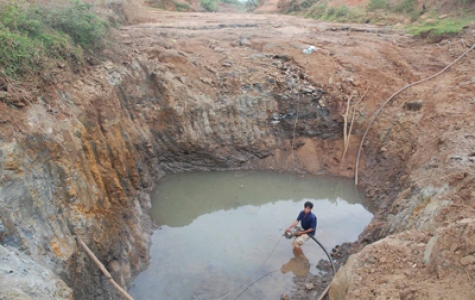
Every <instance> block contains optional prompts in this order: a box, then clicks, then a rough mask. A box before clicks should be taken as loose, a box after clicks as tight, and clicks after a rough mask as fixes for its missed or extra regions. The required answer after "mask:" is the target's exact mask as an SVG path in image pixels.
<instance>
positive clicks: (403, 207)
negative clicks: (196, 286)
mask: <svg viewBox="0 0 475 300" xmlns="http://www.w3.org/2000/svg"><path fill="white" fill-rule="evenodd" d="M153 14H154V16H153V18H152V20H151V21H150V23H147V24H138V25H134V26H128V27H122V28H120V29H118V30H116V31H115V32H114V37H115V39H116V41H117V43H118V46H117V47H112V48H110V49H106V50H105V51H104V53H103V54H104V57H105V58H106V61H104V62H102V63H101V64H99V65H95V66H90V67H89V68H88V69H87V70H84V71H83V73H81V74H74V73H72V72H70V71H68V70H66V69H62V68H59V67H58V70H57V73H58V74H57V76H56V77H55V78H54V80H52V82H51V83H50V84H49V85H46V86H41V87H36V89H35V88H33V87H32V88H31V91H32V92H31V95H30V96H31V97H29V98H28V97H27V98H25V99H23V100H22V101H23V102H21V103H17V102H14V101H11V99H17V98H19V97H20V96H22V95H11V94H14V89H13V90H12V91H10V90H8V91H7V92H6V94H4V96H2V97H3V98H2V99H3V100H2V102H0V112H1V114H0V182H1V185H0V204H1V206H0V208H1V209H0V222H1V223H2V226H3V227H4V229H0V231H1V232H0V243H1V246H0V255H1V257H0V268H2V270H5V272H2V273H0V294H1V295H2V296H3V295H6V298H7V299H15V297H17V298H18V297H20V296H24V295H27V296H29V297H30V298H35V299H52V298H53V299H68V300H69V299H72V298H73V297H74V299H94V300H105V299H120V296H118V295H117V292H116V290H115V289H114V288H113V287H112V286H111V285H110V283H109V282H108V281H107V279H106V278H105V277H104V276H103V275H102V274H101V272H100V270H99V269H98V268H97V266H96V265H95V264H94V262H92V260H91V259H90V258H89V257H88V256H87V254H86V253H85V252H84V251H83V250H82V249H81V248H80V247H79V246H78V244H77V242H76V238H77V237H80V238H81V239H82V240H83V241H84V242H85V243H86V244H87V245H88V247H89V248H91V251H93V252H94V253H95V255H96V256H97V257H98V259H99V260H100V261H101V262H102V263H103V264H104V265H105V266H106V267H107V269H108V270H109V271H110V273H111V274H112V276H113V277H114V279H115V280H116V281H117V282H118V283H119V284H120V285H121V286H123V287H129V285H130V284H131V282H132V281H133V279H134V277H135V276H137V274H140V272H142V271H143V270H145V269H146V268H147V267H148V265H149V258H150V253H153V251H154V248H150V244H151V235H152V232H153V231H152V222H151V219H150V214H149V210H150V208H151V199H150V196H149V195H150V194H151V192H152V188H153V186H154V184H155V182H156V180H157V179H158V178H161V177H163V176H165V175H167V174H171V173H176V172H180V171H198V170H226V169H227V170H232V169H261V170H274V171H291V172H299V173H301V174H303V173H305V174H307V173H308V174H331V175H337V176H343V177H348V178H352V177H353V176H354V175H355V169H354V168H355V167H354V166H355V160H356V156H357V150H358V146H359V144H360V142H361V140H362V137H363V132H364V131H365V130H366V128H367V126H368V124H369V121H370V119H371V117H372V115H373V113H374V112H375V111H376V110H377V109H378V108H379V107H380V105H381V103H383V102H384V101H385V99H387V98H388V97H389V96H390V95H392V94H393V93H394V92H395V91H396V90H398V89H399V88H401V87H403V86H406V85H407V84H410V83H414V82H416V81H418V80H421V79H422V78H425V77H427V76H429V75H432V74H434V73H437V72H439V71H441V70H442V69H443V68H444V67H445V66H447V65H448V64H450V63H451V62H452V61H454V59H455V58H457V57H458V56H459V55H461V54H462V53H464V51H466V50H467V46H468V45H472V44H473V43H475V38H474V34H475V24H472V25H470V26H469V27H468V28H466V29H465V30H464V31H463V33H462V35H461V36H460V38H459V37H457V38H450V39H446V40H443V41H441V42H440V43H438V44H428V43H426V42H423V41H420V40H415V39H414V38H413V37H411V36H408V35H406V34H405V33H404V31H402V30H394V29H389V28H381V27H376V26H372V25H339V24H329V23H321V22H315V21H313V20H304V19H299V18H295V17H290V16H274V15H252V14H200V13H183V14H179V13H170V12H154V13H153ZM309 46H314V47H315V48H316V51H314V52H313V53H312V54H310V55H307V54H304V52H303V50H304V49H308V47H309ZM474 64H475V57H474V54H473V53H470V54H469V55H467V56H466V57H464V58H463V59H461V60H459V61H458V62H457V64H455V65H454V66H453V67H452V68H450V69H448V70H447V72H446V73H444V74H442V75H440V76H439V77H436V78H434V79H432V80H431V81H429V82H426V83H423V84H420V85H417V86H414V87H412V88H410V89H408V90H406V91H404V92H403V93H401V94H399V95H398V96H397V97H396V98H394V99H393V101H391V102H390V103H388V105H387V106H386V107H385V109H384V110H383V111H382V112H381V114H380V115H379V116H378V118H377V119H376V120H375V122H374V124H373V125H372V127H371V128H370V130H369V133H368V136H367V138H366V140H365V141H364V143H363V149H362V156H361V158H362V159H361V161H360V172H359V178H360V186H361V188H362V189H363V191H364V192H365V194H366V195H367V196H368V197H370V198H372V199H373V201H374V203H375V204H376V205H377V208H378V210H377V211H376V212H375V214H374V218H373V219H372V221H371V223H370V224H369V225H368V226H367V227H366V228H365V229H364V231H363V232H362V234H361V235H360V236H359V238H358V243H355V244H353V245H348V244H346V245H342V246H341V247H340V248H339V249H337V250H336V251H335V253H334V255H335V257H337V258H338V257H340V258H343V259H342V262H345V261H346V259H347V258H348V254H354V255H352V256H350V257H349V259H348V262H347V263H346V264H345V265H344V266H343V269H342V270H341V271H340V272H338V274H337V277H336V278H335V280H334V281H333V284H332V288H331V290H330V292H329V297H330V299H331V300H341V299H352V300H353V299H355V300H356V299H364V300H366V299H400V300H409V299H417V300H432V299H457V300H459V299H469V300H472V299H475V289H474V288H473V284H472V283H473V280H472V279H473V278H475V248H474V246H473V245H475V192H473V187H474V186H475V168H474V166H475V134H474V132H473V128H474V126H475V125H474V124H475V99H474V94H475V84H473V82H475V72H474V68H473V65H474ZM28 90H30V88H28ZM22 97H23V96H22ZM25 97H26V96H25ZM20 98H21V97H20ZM9 99H10V100H9ZM348 99H350V101H349V104H350V107H349V121H350V123H352V124H353V131H352V134H351V139H350V142H349V145H348V146H349V147H348V152H347V153H346V158H345V159H342V157H343V149H344V147H343V145H344V142H343V136H344V134H343V128H344V120H343V117H342V115H344V114H345V111H346V110H347V104H348ZM353 112H354V119H353ZM271 201H272V200H269V201H268V202H271ZM267 205H270V204H267ZM255 206H256V207H257V206H258V205H255ZM245 207H247V206H240V208H238V209H245ZM289 210H292V211H291V212H290V213H289V215H292V214H293V215H295V211H294V208H292V209H291V208H289ZM297 211H298V207H297ZM224 212H230V210H228V211H226V210H225V211H224ZM212 215H213V214H211V216H212ZM294 217H295V216H294ZM294 217H292V216H290V218H294ZM320 217H321V218H322V217H323V216H320ZM201 218H204V217H201ZM201 218H198V220H201ZM157 220H158V219H157ZM158 221H159V222H160V220H158ZM279 221H280V220H279ZM288 222H289V220H288V219H287V218H286V219H285V220H282V225H281V224H279V226H278V227H281V226H282V227H283V226H288V225H287V223H288ZM320 225H321V226H323V225H322V224H321V223H320ZM166 226H168V225H166ZM166 226H165V225H164V226H163V228H162V230H157V231H156V232H157V233H160V232H166V230H168V229H167V228H166ZM276 226H277V225H276ZM273 228H274V227H273ZM321 228H322V227H320V229H321ZM177 230H178V229H177ZM237 231H239V232H240V233H242V232H244V233H246V230H242V231H241V230H239V228H238V230H237ZM360 231H361V230H358V232H360ZM247 232H249V230H247ZM244 233H243V234H244ZM275 234H277V232H276V233H275ZM155 236H159V235H158V234H157V235H154V239H155ZM197 236H198V237H202V236H203V235H201V234H200V235H197ZM352 239H353V240H355V239H356V235H355V236H354V237H353V238H348V239H345V240H352ZM174 240H177V241H183V240H182V239H181V238H172V239H166V238H163V239H161V238H158V240H154V243H153V244H154V246H153V247H155V246H158V245H160V244H161V245H160V246H166V245H168V243H170V242H171V241H174ZM331 244H332V243H330V245H326V246H327V247H328V248H330V247H331V246H332V245H331ZM205 245H206V243H205ZM284 246H287V245H285V243H283V244H282V247H284ZM251 250H252V249H251ZM150 251H152V252H150ZM220 254H222V253H220ZM285 254H286V255H288V254H290V252H286V253H285ZM157 257H158V256H157ZM255 257H256V259H257V255H255ZM286 258H287V259H288V256H287V257H286ZM180 259H181V258H180ZM169 261H171V262H173V260H169V259H167V258H166V257H165V258H163V259H162V260H161V262H162V263H164V264H166V263H169ZM155 263H156V261H152V265H151V266H150V267H149V269H148V270H153V269H154V268H153V265H154V264H155ZM283 263H285V260H284V262H280V261H279V264H283ZM313 265H314V263H312V266H313ZM253 266H254V264H253ZM179 267H182V266H181V264H180V262H177V268H179ZM184 267H189V266H184ZM155 269H156V268H155ZM250 269H251V268H250ZM223 270H224V269H223ZM24 271H25V272H26V273H24ZM44 274H46V275H44ZM143 274H146V273H143ZM243 274H244V272H243ZM246 274H247V273H246ZM140 276H142V275H140ZM240 276H241V277H242V276H244V275H242V274H241V275H240ZM295 281H296V283H297V285H298V288H297V290H296V291H295V293H293V292H292V293H290V297H291V298H292V299H308V297H310V296H311V293H310V292H308V291H307V290H306V288H305V284H306V283H308V282H312V283H315V282H317V281H318V282H323V280H320V279H318V278H315V277H311V276H310V278H306V279H304V280H300V279H296V280H295ZM324 286H326V284H325V285H324ZM12 287H14V288H12ZM227 287H230V286H227ZM253 288H254V287H253ZM133 289H134V288H133V287H132V291H133ZM251 289H252V288H251ZM38 291H40V292H41V295H40V296H37V295H38V294H39V292H38ZM213 291H216V290H215V289H213ZM201 292H204V291H201ZM251 292H252V290H251ZM254 292H256V291H254ZM41 297H43V298H41ZM152 298H155V297H152ZM266 298H268V297H266ZM271 299H272V298H271Z"/></svg>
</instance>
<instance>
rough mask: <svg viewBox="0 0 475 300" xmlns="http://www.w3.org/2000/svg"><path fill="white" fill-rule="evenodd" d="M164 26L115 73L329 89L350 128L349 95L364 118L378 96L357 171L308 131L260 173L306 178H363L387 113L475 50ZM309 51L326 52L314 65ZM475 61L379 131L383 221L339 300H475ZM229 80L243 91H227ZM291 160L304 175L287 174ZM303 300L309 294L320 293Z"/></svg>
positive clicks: (135, 32)
mask: <svg viewBox="0 0 475 300" xmlns="http://www.w3.org/2000/svg"><path fill="white" fill-rule="evenodd" d="M152 20H153V21H152V22H149V23H142V24H138V25H134V26H128V27H123V28H121V29H120V30H117V32H116V33H115V35H116V37H117V39H118V41H119V47H117V49H110V50H108V51H106V53H105V54H106V55H109V56H110V57H112V60H113V61H114V62H115V63H116V64H124V65H126V64H128V63H130V62H131V61H133V60H134V59H136V58H138V57H139V58H146V59H148V60H150V61H152V60H153V61H157V62H158V64H159V65H161V66H163V68H166V69H167V72H170V73H171V74H173V76H175V78H176V80H177V81H180V82H181V83H183V84H184V85H187V86H190V87H193V89H194V90H195V91H196V92H197V93H201V94H207V95H212V94H219V93H222V92H223V91H225V92H231V93H232V92H236V91H241V89H242V87H243V86H245V87H251V88H257V87H256V83H258V82H261V81H262V79H263V78H266V79H268V81H269V82H273V83H274V84H275V88H274V89H275V91H279V89H280V88H281V87H282V86H284V85H285V84H286V82H288V81H289V80H293V79H292V78H296V77H298V78H299V79H298V80H299V81H301V83H302V85H305V86H306V85H312V86H314V87H317V88H319V89H322V90H323V91H325V93H324V95H323V100H322V101H324V102H322V103H326V105H327V106H329V107H331V108H332V110H337V112H336V115H337V117H336V119H338V122H339V123H340V124H342V119H341V117H340V116H338V114H339V113H343V112H344V109H345V107H346V101H347V96H351V95H352V96H353V97H352V99H353V100H352V102H351V103H352V108H353V107H355V105H356V102H357V100H358V99H359V98H361V96H362V95H363V94H365V92H366V91H367V93H366V96H365V97H364V99H362V101H361V103H360V104H358V106H357V107H356V110H355V111H356V115H355V122H354V130H353V135H352V136H351V140H350V144H349V150H348V154H347V157H346V159H345V160H344V161H342V152H343V146H342V144H343V142H342V141H341V140H338V139H336V140H335V139H333V140H330V141H329V140H326V139H319V138H315V137H308V136H299V135H298V134H297V137H296V138H295V141H293V142H294V143H296V145H298V146H295V147H294V145H295V144H294V145H292V149H295V151H291V155H290V156H285V155H284V154H282V156H279V155H281V154H279V153H280V152H279V151H275V152H273V154H272V155H271V156H269V157H265V158H262V160H259V161H255V162H254V163H253V164H254V165H253V167H255V168H267V169H272V168H275V169H278V168H279V166H280V167H281V169H295V168H294V167H293V165H294V164H297V170H302V171H306V172H312V173H319V172H322V171H324V172H326V173H330V174H336V175H342V176H354V165H355V159H356V151H357V146H358V144H359V142H360V139H361V136H362V133H363V131H364V130H365V126H366V125H367V124H368V122H369V119H370V117H371V115H372V113H373V112H374V111H375V110H376V109H377V108H378V107H379V105H380V104H381V103H382V102H383V101H384V100H385V99H386V98H388V97H389V96H390V95H391V94H392V93H393V92H394V91H396V90H397V89H399V88H400V87H403V86H405V85H406V84H408V83H411V82H414V81H417V80H419V79H421V78H424V77H426V76H429V75H432V74H433V73H436V72H438V71H439V70H441V69H442V68H443V67H444V66H446V65H447V64H449V63H450V62H451V61H453V60H454V59H455V58H456V57H458V56H459V55H460V54H462V53H463V52H464V51H465V50H466V49H467V46H470V45H471V44H473V43H475V38H474V33H475V27H474V26H471V27H470V28H467V29H466V30H465V31H464V33H463V35H462V36H461V37H457V38H453V39H447V40H443V41H441V42H440V43H437V44H428V43H426V42H424V41H421V40H416V39H413V38H412V37H410V36H408V35H406V34H405V33H404V32H403V31H398V30H391V29H387V28H380V27H375V26H370V25H340V24H329V23H319V22H314V21H311V20H304V19H299V18H294V17H289V16H280V15H279V16H277V15H256V14H229V13H216V14H205V13H172V12H153V13H152ZM310 45H313V46H315V47H316V51H314V52H313V53H312V54H310V55H307V54H304V52H303V50H304V49H305V48H307V47H308V46H310ZM267 58H271V59H269V60H267ZM275 58H277V60H276V59H275ZM474 62H475V53H471V54H469V55H468V56H467V57H466V58H464V59H463V60H461V61H460V62H459V63H458V64H457V65H455V66H454V67H453V68H451V69H449V70H448V71H447V72H446V73H445V74H443V75H441V76H440V77H438V78H436V79H434V80H432V81H430V82H428V83H424V84H422V85H419V86H416V87H414V88H412V89H410V90H408V91H406V92H404V93H402V94H401V95H399V96H398V97H396V99H395V100H394V101H393V102H392V103H390V105H389V106H388V107H387V108H386V109H385V110H384V111H383V112H382V113H381V115H380V116H379V118H378V119H377V121H376V123H375V124H374V125H373V127H372V129H371V131H370V134H369V137H368V140H367V141H366V143H365V147H364V155H363V160H362V170H361V174H360V175H361V185H362V187H363V188H364V189H365V190H366V192H367V194H368V196H370V197H373V199H374V203H375V205H376V206H378V207H379V212H378V214H377V215H376V216H375V218H374V220H373V222H372V223H371V224H370V225H369V226H368V227H367V229H366V230H365V232H364V233H363V234H362V235H361V238H360V240H359V243H358V244H357V246H355V248H354V249H356V250H353V251H355V252H356V251H359V252H358V253H357V254H356V255H354V256H352V258H350V260H349V262H351V264H349V263H348V264H347V265H346V267H345V269H343V271H341V272H340V273H341V274H340V277H339V279H338V282H334V287H333V288H332V293H331V297H330V299H344V298H345V297H346V299H474V298H475V290H474V288H473V286H472V285H471V282H472V279H473V278H475V258H474V256H473V255H474V253H475V249H474V248H473V245H474V243H473V238H474V235H475V232H474V231H473V230H472V229H473V225H474V223H475V219H474V218H475V193H474V192H473V188H474V186H475V133H474V128H475V127H474V126H475V114H474V112H475V96H474V95H475V84H474V82H475V69H474V68H473V65H474ZM230 72H232V73H233V74H234V75H233V76H234V78H235V80H225V81H223V80H220V76H221V75H222V74H229V73H230ZM295 74H298V76H293V75H295ZM60 84H62V83H60ZM64 84H66V83H64ZM1 105H2V107H0V109H1V110H3V111H6V109H7V107H6V105H3V104H1ZM322 105H323V104H322ZM110 109H111V110H112V111H113V110H114V109H115V108H113V107H110ZM10 119H11V120H15V121H18V120H22V111H21V110H20V111H9V114H8V117H3V121H2V122H3V123H6V122H8V120H10ZM18 122H19V121H18ZM20 123H21V122H19V124H17V125H15V126H18V128H21V127H22V125H21V124H20ZM160 126H163V127H166V126H167V124H161V125H160ZM160 126H158V127H157V130H160ZM12 128H16V127H12ZM13 130H15V129H13ZM4 135H5V136H6V137H5V138H6V139H9V138H11V137H8V134H7V133H5V134H4ZM294 152H295V153H294ZM287 163H288V164H292V168H291V167H288V168H287V167H282V166H284V165H286V164H287ZM317 211H318V208H317ZM431 241H432V242H431ZM363 246H365V247H364V248H363ZM361 249H362V250H361ZM342 255H343V256H345V255H346V254H342ZM424 256H426V257H425V258H424ZM343 273H344V274H343ZM342 274H343V275H342ZM345 274H346V275H345ZM315 280H318V279H315ZM300 291H302V292H300V297H305V295H307V297H309V295H310V294H311V293H310V292H307V291H305V290H304V289H303V288H300Z"/></svg>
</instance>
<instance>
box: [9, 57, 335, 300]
mask: <svg viewBox="0 0 475 300" xmlns="http://www.w3.org/2000/svg"><path fill="white" fill-rule="evenodd" d="M151 55H152V56H151V58H145V57H136V58H134V59H131V60H129V61H128V62H127V64H126V65H119V64H114V63H112V62H109V63H105V64H103V65H102V66H100V67H97V68H95V69H94V70H92V71H91V73H90V74H89V75H88V76H84V77H78V76H72V77H67V79H64V81H65V82H60V83H59V84H57V85H54V86H51V87H49V92H48V93H45V94H44V95H41V96H39V97H38V99H37V101H35V102H34V103H31V104H30V105H28V106H27V107H26V108H24V109H22V110H11V109H9V108H7V107H3V109H4V112H6V114H4V115H3V118H4V120H3V122H2V125H1V126H2V134H1V143H0V166H1V167H0V170H1V171H0V178H1V181H2V185H1V188H0V195H2V197H1V206H2V209H1V210H0V220H1V222H2V223H3V226H4V227H5V232H4V233H3V235H2V240H3V241H4V243H5V244H6V246H7V247H10V248H9V249H10V251H15V250H14V249H16V248H17V249H20V250H21V251H22V252H24V253H26V254H27V255H29V256H30V257H31V258H32V259H33V260H34V261H35V262H37V263H38V264H39V265H43V266H45V267H46V268H48V269H51V270H53V271H54V273H55V274H57V275H58V276H59V277H60V278H61V279H62V280H64V282H65V283H66V284H67V285H68V286H69V287H70V288H71V289H72V290H73V291H74V298H75V299H108V298H109V297H116V295H114V291H113V290H111V289H110V286H109V285H108V284H107V283H106V282H104V280H103V277H102V276H101V274H100V273H99V270H98V269H97V268H96V267H95V266H94V265H93V263H92V261H91V260H90V259H89V258H88V257H87V256H86V255H85V254H84V253H83V252H82V251H81V249H79V248H78V247H77V245H76V242H75V237H76V236H78V237H81V238H82V239H83V240H84V241H85V242H86V243H87V244H88V245H89V247H90V248H91V249H92V250H93V251H94V252H95V253H96V255H97V256H98V257H99V259H100V260H101V261H102V262H103V263H104V264H105V265H106V266H107V267H108V269H109V270H110V271H111V273H112V274H113V276H114V277H115V278H116V280H117V281H118V282H119V283H120V284H122V285H124V286H126V285H127V284H128V283H129V282H130V280H131V278H132V277H133V276H134V275H135V274H137V273H138V272H139V271H141V270H143V268H144V267H145V266H146V263H147V261H148V258H149V257H148V256H149V252H148V250H149V244H150V235H151V232H152V226H151V222H150V218H149V216H148V214H147V210H148V209H149V208H150V198H149V196H148V194H149V192H150V189H151V188H152V185H153V182H154V180H155V179H157V178H159V177H160V176H163V175H164V174H165V173H166V172H177V171H185V170H216V169H235V168H264V169H267V168H268V169H276V170H298V169H300V170H302V171H305V170H307V169H309V170H310V171H312V172H324V171H327V167H325V166H324V164H323V162H324V161H325V160H331V158H328V157H324V156H322V157H320V158H312V159H313V161H312V163H307V166H306V165H305V164H303V165H299V164H296V163H295V161H296V160H295V156H301V157H302V158H305V157H307V158H308V156H309V155H308V153H307V152H306V151H307V150H305V149H306V146H305V145H307V147H308V145H316V146H318V141H325V140H326V141H328V143H336V142H337V141H338V140H339V138H340V137H341V128H342V127H341V120H340V117H339V115H338V110H337V109H336V108H337V106H335V105H334V104H331V103H329V102H326V101H328V100H329V99H331V95H327V100H324V99H322V96H323V94H325V91H324V90H322V89H320V88H319V87H317V86H316V84H315V83H311V82H307V83H306V84H301V83H298V82H297V79H298V78H299V76H300V74H299V70H298V67H297V66H295V65H294V64H293V63H292V62H291V61H290V60H289V59H287V58H281V57H274V56H259V57H256V60H259V61H262V60H265V61H269V62H275V63H276V64H277V65H278V66H279V67H280V68H286V69H288V70H292V72H294V73H289V75H288V77H289V82H288V83H285V84H282V85H281V86H279V87H276V86H275V83H274V82H273V79H272V78H270V77H269V78H266V77H259V78H258V79H256V80H254V81H253V82H252V83H250V84H242V83H238V84H236V82H235V80H236V79H235V75H234V74H232V73H228V74H223V75H222V76H221V77H220V78H221V79H222V80H223V82H225V84H224V85H223V86H222V87H221V88H219V89H216V88H215V87H213V88H211V87H210V82H209V80H211V79H207V78H206V77H204V78H202V80H201V81H198V80H197V78H192V79H187V78H186V77H183V76H182V77H177V76H176V74H174V73H175V72H171V71H170V69H175V68H180V67H182V68H190V72H189V73H188V75H187V76H188V77H192V76H193V71H195V72H196V75H195V76H197V77H198V78H199V77H202V76H203V75H202V74H201V73H200V72H203V71H206V69H201V68H196V69H195V70H193V67H192V65H191V62H190V61H189V59H188V58H186V57H185V56H183V55H180V54H179V53H177V52H176V51H172V50H167V49H164V48H163V50H161V52H159V51H158V50H157V49H156V48H155V49H154V50H153V52H151ZM153 55H157V56H158V57H160V60H157V59H155V57H154V56H153ZM172 63H173V64H172ZM249 64H255V61H250V62H249ZM172 66H173V67H172ZM275 68H277V67H275ZM258 71H259V70H255V71H254V72H258ZM206 72H208V71H206ZM256 78H257V76H256ZM271 79H272V80H271ZM188 80H190V81H189V83H188V84H187V81H188ZM223 91H225V92H223ZM297 102H298V103H297ZM297 104H298V116H299V119H300V120H299V121H298V122H296V121H297ZM296 123H297V126H294V125H295V124H296ZM294 127H295V130H294ZM294 131H295V133H294ZM294 137H295V138H294ZM292 144H294V146H292ZM293 148H295V149H293ZM310 149H311V150H312V151H313V152H311V153H312V154H313V153H314V152H315V151H316V150H315V147H312V146H310ZM276 153H277V154H276ZM333 171H334V172H336V173H338V172H340V171H339V170H337V169H335V170H333ZM24 293H26V294H28V293H29V291H24ZM69 296H70V295H69ZM56 297H58V298H61V297H59V296H58V295H57V294H56Z"/></svg>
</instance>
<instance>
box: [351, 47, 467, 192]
mask: <svg viewBox="0 0 475 300" xmlns="http://www.w3.org/2000/svg"><path fill="white" fill-rule="evenodd" d="M473 49H475V44H473V45H472V47H470V48H469V49H468V50H467V51H465V52H464V53H463V54H462V55H460V56H459V57H458V58H457V59H455V60H454V61H453V62H452V63H450V64H449V65H448V66H446V67H445V68H443V69H442V70H441V71H439V72H437V73H436V74H434V75H432V76H429V77H427V78H424V79H421V80H419V81H416V82H414V83H411V84H408V85H406V86H405V87H403V88H401V89H400V90H398V91H397V92H395V93H394V94H392V95H391V97H389V98H388V99H387V100H386V101H385V102H384V103H383V104H382V105H381V106H380V107H379V109H378V110H377V111H376V113H374V114H373V118H372V119H371V121H370V122H369V124H368V127H367V128H366V131H365V133H364V135H363V138H362V139H361V143H360V147H359V148H358V155H357V156H356V166H355V185H358V170H359V165H360V157H361V150H362V149H363V144H364V142H365V140H366V136H367V135H368V132H369V129H370V128H371V125H373V123H374V121H375V120H376V117H377V116H378V115H379V113H380V112H381V111H382V110H383V108H384V107H385V106H386V105H387V104H388V103H389V102H390V101H391V100H393V99H394V97H396V96H397V95H399V94H400V93H402V92H403V91H405V90H407V89H408V88H410V87H413V86H415V85H418V84H420V83H423V82H426V81H429V80H431V79H432V78H435V77H437V76H439V75H440V74H442V73H444V72H445V71H447V70H448V69H449V68H450V67H451V66H453V65H455V64H456V63H457V62H458V61H459V60H461V59H462V58H463V57H465V56H466V55H467V54H468V53H469V52H470V51H472V50H473Z"/></svg>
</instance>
